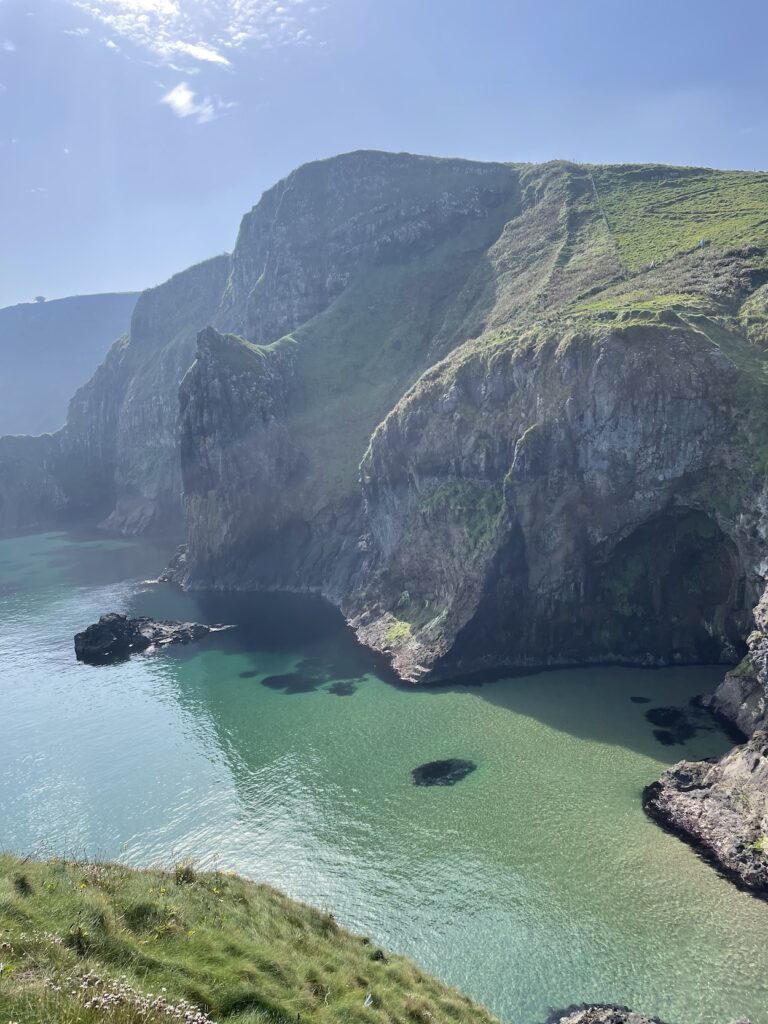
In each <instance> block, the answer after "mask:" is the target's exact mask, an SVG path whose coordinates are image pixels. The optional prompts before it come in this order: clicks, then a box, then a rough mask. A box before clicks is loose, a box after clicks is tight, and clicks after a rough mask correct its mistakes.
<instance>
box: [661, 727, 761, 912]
mask: <svg viewBox="0 0 768 1024" xmlns="http://www.w3.org/2000/svg"><path fill="white" fill-rule="evenodd" d="M643 807H644V808H645V810H646V813H647V814H648V815H649V816H650V817H651V818H653V819H654V820H655V821H657V822H658V823H659V824H661V825H662V826H664V827H665V828H667V829H669V830H670V831H671V832H674V833H675V834H676V835H678V836H680V837H681V838H682V839H684V840H685V841H686V842H688V843H690V844H691V845H692V846H693V847H694V848H695V849H696V850H698V852H699V853H700V854H701V855H702V856H703V857H705V858H706V859H707V860H708V861H709V862H710V863H712V864H713V865H714V866H715V867H716V868H717V869H718V870H719V871H720V872H721V873H722V874H723V875H725V876H726V877H728V878H730V879H731V880H732V881H734V882H735V883H736V884H737V885H739V886H740V887H742V888H744V889H747V890H748V891H749V892H752V893H754V894H755V895H756V896H760V897H761V898H763V899H768V731H766V730H759V731H757V732H755V734H754V735H753V736H752V738H751V739H750V740H749V742H747V743H745V744H743V745H742V746H740V747H735V748H734V749H733V750H731V751H730V752H729V753H727V754H725V756H724V757H722V758H720V759H719V760H710V761H680V762H679V763H678V764H676V765H673V766H672V767H671V768H669V769H667V771H666V772H664V774H663V775H662V776H661V778H660V779H659V781H658V782H654V783H653V784H652V785H650V786H647V787H646V789H645V790H644V792H643Z"/></svg>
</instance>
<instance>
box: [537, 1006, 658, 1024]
mask: <svg viewBox="0 0 768 1024" xmlns="http://www.w3.org/2000/svg"><path fill="white" fill-rule="evenodd" d="M547 1024H661V1022H660V1021H659V1019H658V1018H657V1017H644V1016H643V1015H642V1014H641V1013H635V1011H634V1010H630V1009H629V1008H628V1007H626V1006H606V1005H596V1006H586V1005H583V1006H569V1007H568V1008H567V1009H565V1010H555V1011H553V1012H552V1013H551V1014H550V1015H549V1017H548V1018H547Z"/></svg>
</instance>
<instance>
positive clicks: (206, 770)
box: [0, 534, 768, 1024]
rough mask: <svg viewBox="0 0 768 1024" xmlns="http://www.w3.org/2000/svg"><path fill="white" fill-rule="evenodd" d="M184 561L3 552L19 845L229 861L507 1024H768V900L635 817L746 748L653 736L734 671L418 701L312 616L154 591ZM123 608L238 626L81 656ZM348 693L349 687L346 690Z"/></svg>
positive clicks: (716, 740)
mask: <svg viewBox="0 0 768 1024" xmlns="http://www.w3.org/2000/svg"><path fill="white" fill-rule="evenodd" d="M165 554H166V553H165V552H162V551H157V550H153V549H152V548H150V547H147V546H146V545H140V544H137V543H133V542H124V541H111V540H98V541H95V540H89V539H86V538H77V537H75V536H70V535H65V534H45V535H38V536H27V537H22V538H15V539H10V540H5V541H0V622H1V623H2V629H1V630H0V721H2V746H0V847H4V848H7V849H13V850H17V851H24V852H29V851H35V852H38V853H40V854H45V853H48V852H55V853H73V854H88V855H103V856H109V857H120V858H122V859H124V860H125V861H127V862H129V863H132V864H147V863H158V862H162V863H171V862H172V861H173V860H174V858H179V857H181V856H186V855H191V856H193V857H195V858H196V859H197V860H198V861H199V862H200V863H202V864H212V863H214V862H216V863H218V865H219V866H220V867H222V868H226V869H233V870H236V871H239V872H242V873H244V874H246V875H248V876H251V877H253V878H258V879H264V880H267V881H270V882H272V883H274V884H276V885H278V886H280V887H281V888H283V889H284V890H286V891H287V892H289V893H290V894H291V895H293V896H296V897H300V898H303V899H306V900H309V901H310V902H312V903H315V904H318V905H320V906H323V907H327V908H330V909H333V911H334V912H335V913H336V914H337V916H338V917H339V919H340V920H341V921H342V922H343V923H345V924H347V925H349V926H350V927H352V928H355V929H358V930H361V931H363V932H366V933H368V934H371V935H373V936H375V937H376V938H377V939H378V940H379V941H381V942H382V943H384V944H386V945H388V946H390V947H391V948H393V949H395V950H397V951H400V952H403V953H407V954H409V955H412V956H413V957H414V958H415V959H417V960H418V961H419V962H420V963H421V964H422V965H423V966H425V967H426V968H428V969H429V970H431V971H433V972H434V973H436V974H437V975H439V976H440V977H441V978H443V979H445V980H446V981H448V982H451V983H453V984H456V985H458V986H460V987H461V988H462V989H464V990H465V991H466V992H468V993H469V994H471V995H472V996H474V997H475V998H477V999H479V1000H481V1001H482V1002H484V1003H485V1004H486V1005H488V1006H489V1007H490V1008H491V1009H492V1010H494V1011H495V1012H496V1013H497V1014H498V1015H499V1016H500V1017H501V1018H502V1020H503V1021H504V1022H506V1024H512V1022H515V1024H518V1022H521V1024H533V1022H535V1021H541V1020H543V1019H544V1018H545V1016H546V1015H547V1011H548V1009H549V1008H550V1007H556V1006H564V1005H567V1004H569V1003H572V1002H575V1001H598V1000H599V1001H611V1002H620V1003H626V1004H629V1005H631V1006H633V1007H635V1008H636V1009H638V1010H641V1011H644V1012H646V1013H649V1014H657V1015H659V1016H660V1017H661V1018H662V1019H665V1020H667V1021H671V1022H678V1024H695V1022H712V1024H714V1022H718V1024H725V1022H726V1021H728V1020H730V1019H732V1018H734V1017H741V1016H746V1017H749V1018H750V1019H751V1020H752V1022H753V1024H768V1013H767V1012H766V1007H768V905H765V904H761V903H759V902H757V901H756V900H754V899H752V898H751V897H749V896H747V895H745V894H743V893H740V892H738V891H737V890H736V889H735V888H734V887H732V886H731V885H730V884H729V883H727V882H725V881H723V880H722V879H721V878H719V877H718V876H717V875H716V874H715V872H714V871H713V870H712V869H711V868H710V867H708V866H707V865H706V864H704V863H703V862H701V861H700V860H699V859H698V858H697V857H696V855H695V854H694V853H693V852H692V851H691V850H690V849H689V848H688V847H686V846H685V845H684V844H683V843H681V842H679V841H678V840H676V839H674V838H673V837H671V836H668V835H666V834H665V833H663V832H662V831H660V830H659V829H658V828H657V827H656V826H654V825H653V824H652V823H650V822H649V821H647V820H646V818H645V816H644V815H643V812H642V810H641V808H640V791H641V789H642V787H643V786H644V785H645V784H646V783H647V782H649V781H651V780H653V779H654V778H655V777H656V776H657V775H658V774H659V772H661V771H662V770H663V768H664V767H665V766H666V765H668V764H670V763H672V762H673V761H675V760H678V759H679V758H680V757H682V756H688V757H701V756H705V755H709V754H717V753H720V752H722V751H723V750H724V749H726V748H727V746H728V745H729V744H728V741H727V740H726V739H725V738H724V737H723V736H722V735H721V734H719V733H718V732H713V731H706V732H700V733H699V734H698V735H697V736H696V737H695V738H694V739H692V740H691V741H690V742H689V743H687V744H686V745H685V746H684V747H683V746H674V747H664V746H663V745H662V744H660V743H659V742H658V740H657V739H656V738H655V737H654V735H653V727H652V726H651V725H649V724H648V722H647V721H646V719H645V711H646V710H647V709H648V708H649V707H654V706H657V705H670V704H676V705H681V704H684V703H686V702H687V701H688V699H689V698H690V697H691V696H692V695H694V694H696V693H699V692H702V691H705V690H710V689H712V688H713V687H714V685H715V684H716V682H717V681H718V679H719V678H720V676H721V670H720V669H717V668H711V669H710V668H697V669H673V670H668V671H667V670H664V671H657V672H643V671H635V670H628V669H595V670H592V669H583V670H577V671H561V672H553V673H546V674H540V675H534V676H527V677H521V678H517V679H511V680H503V681H500V682H495V683H489V684H486V685H484V686H481V687H465V686H452V687H445V688H441V689H437V690H430V691H413V690H410V689H408V688H405V687H398V686H394V685H391V684H390V683H388V682H385V681H383V680H382V679H380V678H378V677H377V675H376V674H375V673H376V665H375V663H374V661H373V659H372V658H371V656H370V655H368V654H367V652H365V651H362V650H360V649H359V648H358V647H357V646H356V645H355V644H354V643H353V641H352V640H351V638H350V636H349V634H348V633H347V632H346V630H344V629H343V627H342V625H341V624H340V622H339V619H338V617H337V616H336V615H335V614H334V613H332V612H331V611H330V610H328V609H326V608H325V607H324V606H322V605H320V604H319V603H316V602H313V601H309V600H295V599H290V600H289V599H281V598H278V597H262V598H256V597H253V596H250V597H249V596H239V597H226V596H222V595H219V596H215V595H214V596H201V595H184V594H179V593H177V592H175V591H174V590H172V589H171V588H168V587H162V586H153V585H147V584H143V583H142V582H141V581H142V580H144V579H147V578H150V577H153V576H155V575H157V573H158V571H159V569H160V568H161V567H162V565H163V563H164V559H165ZM107 610H124V611H129V612H131V613H135V614H142V613H146V614H152V615H163V616H166V617H171V618H195V619H199V620H202V621H217V620H219V621H221V620H225V621H236V622H238V623H240V626H239V628H238V629H237V630H235V631H232V632H231V633H224V634H220V635H217V636H216V637H213V638H210V639H209V640H207V641H204V642H203V643H202V644H200V645H199V646H196V647H190V648H185V649H180V650H177V651H174V652H165V653H163V654H162V655H149V656H144V657H139V658H134V659H133V660H132V661H130V662H129V663H126V664H123V665H117V666H113V667H108V668H92V667H88V666H82V665H78V664H77V663H76V662H75V660H74V655H73V651H72V635H73V633H74V632H75V631H76V630H77V629H79V628H82V627H83V626H84V625H86V624H87V623H89V622H91V621H93V620H94V619H95V618H96V617H97V616H98V614H99V613H101V612H104V611H107ZM286 674H287V675H288V676H289V678H288V679H278V680H276V681H275V680H274V679H271V677H274V676H276V675H277V676H285V675H286ZM265 678H267V679H268V681H270V680H271V681H270V685H264V684H263V680H264V679H265ZM338 680H351V682H349V683H347V684H345V686H343V687H342V688H341V690H342V692H344V691H353V692H347V693H346V695H337V694H336V693H334V692H332V690H331V687H332V686H333V684H334V683H335V682H337V681H338ZM286 685H287V690H286ZM276 686H282V687H283V688H282V689H277V688H275V687H276ZM631 696H645V697H649V698H651V703H650V704H636V703H633V702H632V701H631V700H630V697H631ZM447 757H459V758H466V759H469V760H472V761H474V762H476V764H477V766H478V767H477V770H476V771H475V772H473V773H472V774H471V775H469V776H468V777H467V778H466V779H465V780H464V781H462V782H461V783H459V784H458V785H456V786H454V787H451V788H423V787H415V786H414V785H413V784H412V782H411V777H410V772H411V769H412V768H414V767H416V766H417V765H419V764H421V763H422V762H424V761H429V760H433V759H438V758H447Z"/></svg>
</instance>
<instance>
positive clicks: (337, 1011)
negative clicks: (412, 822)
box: [0, 854, 494, 1024]
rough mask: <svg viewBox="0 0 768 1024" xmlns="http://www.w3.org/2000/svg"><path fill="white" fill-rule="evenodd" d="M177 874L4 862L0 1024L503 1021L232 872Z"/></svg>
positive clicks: (0, 859)
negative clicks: (180, 877)
mask: <svg viewBox="0 0 768 1024" xmlns="http://www.w3.org/2000/svg"><path fill="white" fill-rule="evenodd" d="M179 867H181V868H183V869H186V867H188V865H186V864H183V865H180V866H177V868H176V869H175V870H174V871H172V872H164V871H161V870H146V871H139V870H133V869H130V868H127V867H125V866H124V865H121V864H114V863H104V864H89V863H82V862H75V861H64V860H53V861H47V862H35V861H25V862H24V864H23V865H22V863H21V861H20V860H19V859H18V858H17V857H14V856H11V855H9V854H4V855H0V964H1V965H2V966H0V1021H19V1024H21V1022H23V1024H50V1022H51V1021H56V1024H104V1022H109V1024H135V1022H136V1021H141V1022H142V1024H161V1022H163V1024H167V1022H168V1021H169V1020H172V1021H180V1022H182V1024H215V1022H219V1024H220V1022H222V1021H228V1022H237V1024H295V1022H296V1021H297V1020H301V1021H302V1024H332V1022H333V1024H337V1022H339V1021H344V1022H347V1024H376V1022H382V1024H383V1022H389V1021H409V1020H417V1021H418V1020H429V1021H430V1022H432V1024H440V1022H443V1024H447V1022H449V1021H456V1020H461V1021H464V1022H467V1024H493V1021H494V1018H493V1017H491V1015H490V1014H489V1013H488V1012H487V1011H485V1010H483V1009H482V1008H481V1007H479V1006H477V1005H476V1004H474V1003H472V1002H471V1001H470V1000H469V999H467V998H466V997H464V996H462V995H461V994H460V993H459V992H457V991H455V990H453V989H450V988H448V987H447V986H445V985H443V984H442V983H441V982H439V981H437V980H436V979H435V978H432V977H430V976H429V975H427V974H424V973H423V972H422V971H421V970H420V969H419V968H418V967H417V966H416V965H415V964H413V963H412V962H411V961H409V960H406V959H405V958H404V957H399V956H394V955H390V954H387V955H386V956H384V955H383V954H382V956H381V957H378V956H372V955H371V944H370V940H368V939H365V938H362V937H360V936H356V935H353V934H351V933H350V932H347V931H345V930H344V929H343V928H341V927H340V926H339V925H338V924H337V922H336V921H335V920H334V918H333V915H331V914H328V913H322V912H321V911H319V910H315V909H314V908H312V907H309V906H306V905H304V904H300V903H296V902H294V901H292V900H290V899H288V897H286V896H284V895H283V894H282V893H279V892H277V891H276V890H275V889H272V888H270V887H269V886H266V885H259V884H256V883H253V882H248V881H246V880H245V879H243V878H239V877H237V876H236V875H232V874H224V873H222V872H212V873H205V872H197V871H192V872H190V873H187V871H186V870H184V871H183V882H182V883H181V884H179V882H178V878H177V875H178V870H179ZM22 877H23V879H24V882H23V883H22V885H21V888H20V887H19V884H18V879H20V878H22ZM22 890H23V891H22ZM369 994H370V996H371V999H370V1000H367V996H368V995H369ZM366 1001H368V1005H367V1006H366V1005H365V1003H366Z"/></svg>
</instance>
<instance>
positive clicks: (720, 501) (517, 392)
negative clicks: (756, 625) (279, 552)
mask: <svg viewBox="0 0 768 1024" xmlns="http://www.w3.org/2000/svg"><path fill="white" fill-rule="evenodd" d="M734 374H735V371H734V369H732V367H731V366H730V365H729V361H728V360H727V359H726V358H725V357H724V355H723V354H722V353H721V352H719V351H717V350H714V349H713V347H712V346H711V345H710V344H709V343H708V342H707V340H706V338H705V337H704V336H702V335H700V334H697V333H696V332H694V331H690V330H687V329H685V327H684V325H682V324H679V325H676V326H672V325H670V326H669V327H668V328H667V327H664V326H663V325H660V326H658V327H655V328H653V329H650V330H649V329H648V328H640V329H638V330H637V332H635V331H634V330H627V331H625V332H624V331H618V332H614V333H612V334H609V335H607V336H605V337H603V338H599V337H596V336H594V335H593V336H579V335H575V336H572V337H570V338H558V339H553V340H551V341H545V342H544V343H543V344H539V345H536V346H530V347H527V348H526V347H520V348H517V349H512V350H511V351H509V350H507V351H504V350H503V349H502V350H501V351H499V350H498V349H497V350H491V351H490V352H489V353H488V354H485V353H479V354H477V355H475V356H472V357H470V358H468V359H467V360H466V361H464V362H463V363H461V364H459V366H458V367H455V366H453V365H451V366H448V367H446V368H445V370H444V371H442V372H435V373H434V374H432V375H429V376H428V377H427V378H426V379H425V380H423V381H422V382H421V383H420V386H419V387H418V388H417V389H414V391H413V393H412V394H411V395H409V396H408V397H407V399H406V400H405V401H404V402H401V403H400V405H399V406H398V408H397V409H396V410H395V411H394V412H393V413H392V414H391V415H390V416H389V417H388V418H387V420H385V422H384V423H383V424H382V426H381V427H380V428H379V429H378V430H377V431H376V433H375V434H374V437H373V439H372V442H371V445H370V447H369V450H368V452H367V453H366V457H365V459H364V461H363V464H362V467H361V471H362V480H363V489H364V494H365V504H366V513H367V525H368V526H369V529H370V533H369V540H368V554H367V562H366V568H365V572H364V573H363V574H361V575H362V579H363V582H362V585H361V586H360V589H359V590H358V591H356V592H354V593H353V594H352V596H351V598H350V599H349V601H348V603H347V604H346V605H345V608H346V610H347V612H348V614H349V615H350V617H351V618H352V621H353V624H354V625H355V628H356V629H357V630H358V633H359V635H360V636H361V638H362V639H363V640H364V641H365V642H366V643H369V644H370V645H371V646H374V647H378V648H381V649H388V650H390V651H391V652H392V654H393V657H394V662H395V665H396V667H397V669H398V671H399V672H400V674H401V675H402V676H404V677H405V678H410V679H413V680H417V679H419V678H422V677H424V676H425V675H428V676H430V677H435V676H439V675H441V674H447V675H452V674H456V673H457V672H470V671H474V670H477V669H485V668H489V667H493V666H495V665H498V664H510V665H542V664H569V663H570V664H574V663H583V662H600V661H604V662H624V663H635V664H643V665H657V664H658V665H660V664H675V663H686V662H695V661H710V662H711V661H722V662H724V663H728V662H731V663H733V662H735V661H737V660H738V658H739V656H740V653H742V651H743V639H742V638H743V637H744V635H745V634H746V632H747V631H748V624H749V621H750V609H751V606H752V604H753V603H754V600H755V593H754V587H755V584H754V583H753V582H752V581H751V580H749V579H747V578H746V573H745V571H744V564H745V561H747V560H751V558H752V556H751V554H750V553H749V544H748V542H747V541H746V540H745V539H744V538H743V537H742V535H741V532H740V530H739V525H738V522H737V519H736V517H734V518H733V519H731V520H730V521H728V520H727V517H726V516H724V515H723V511H722V510H723V509H724V508H725V507H726V504H725V501H724V500H725V498H726V495H727V493H728V490H729V488H732V487H733V486H734V479H735V478H737V477H740V476H741V475H742V473H743V474H744V477H745V483H744V487H745V489H746V488H748V487H749V486H750V484H749V483H748V482H746V481H748V480H749V479H750V473H749V468H748V465H747V464H746V462H745V459H744V457H743V455H742V454H741V447H742V446H743V443H744V442H743V438H741V437H740V428H739V420H738V413H737V411H736V409H735V408H734V407H733V405H732V403H730V402H729V398H728V395H729V391H730V390H731V389H732V388H733V386H734V382H735V376H734Z"/></svg>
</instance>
